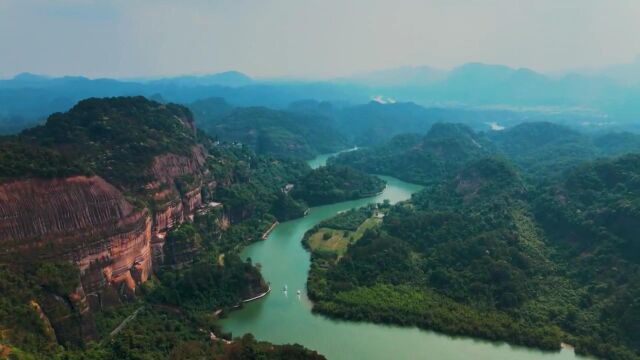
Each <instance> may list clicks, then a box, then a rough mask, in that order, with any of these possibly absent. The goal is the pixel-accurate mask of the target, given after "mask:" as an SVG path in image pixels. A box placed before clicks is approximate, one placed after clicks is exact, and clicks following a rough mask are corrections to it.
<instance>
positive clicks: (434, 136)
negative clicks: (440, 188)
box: [331, 122, 640, 184]
mask: <svg viewBox="0 0 640 360" xmlns="http://www.w3.org/2000/svg"><path fill="white" fill-rule="evenodd" d="M639 151H640V135H637V134H632V133H625V132H623V133H605V134H598V135H587V134H583V133H580V132H577V131H575V130H572V129H570V128H567V127H565V126H562V125H558V124H554V123H549V122H532V123H522V124H519V125H516V126H514V127H512V128H508V129H506V130H504V131H492V132H489V133H485V132H474V131H473V130H471V129H470V128H469V127H467V126H465V125H461V124H451V123H436V124H434V125H433V126H432V127H431V129H430V130H429V132H428V133H427V135H426V136H424V137H421V136H419V135H417V134H411V135H406V134H405V135H398V136H396V137H394V138H393V139H391V140H389V141H388V142H386V143H384V144H382V145H378V146H374V147H371V148H367V149H361V150H359V151H353V152H349V153H343V154H340V155H339V156H338V157H336V158H333V159H331V161H332V163H336V164H345V165H351V166H353V167H355V168H358V169H361V170H364V171H367V172H375V173H381V174H388V175H393V176H397V177H399V178H401V179H403V180H407V181H413V182H417V183H421V184H429V183H432V182H434V181H439V180H440V179H442V178H444V177H451V176H453V174H455V172H456V171H457V170H459V169H460V168H461V166H462V165H464V164H465V163H466V162H467V161H469V160H472V159H476V158H478V157H479V156H485V155H495V156H502V157H505V158H507V159H509V160H511V161H512V162H513V163H514V164H515V165H516V166H517V167H518V168H519V169H520V170H521V171H522V172H523V175H524V176H525V177H527V178H533V179H537V180H541V179H544V178H548V177H557V176H560V175H561V174H562V173H563V172H564V171H566V170H568V169H570V168H572V167H575V166H576V165H578V164H580V163H581V162H584V161H589V160H594V159H597V158H600V157H608V156H616V155H622V154H625V153H630V152H639Z"/></svg>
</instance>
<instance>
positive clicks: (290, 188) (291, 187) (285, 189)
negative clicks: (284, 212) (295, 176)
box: [282, 184, 293, 194]
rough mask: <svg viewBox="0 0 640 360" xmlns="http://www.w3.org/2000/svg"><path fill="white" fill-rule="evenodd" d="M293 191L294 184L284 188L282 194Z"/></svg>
mask: <svg viewBox="0 0 640 360" xmlns="http://www.w3.org/2000/svg"><path fill="white" fill-rule="evenodd" d="M292 189H293V184H287V185H285V186H284V187H283V188H282V192H283V193H285V194H288V193H289V192H290V191H291V190H292Z"/></svg>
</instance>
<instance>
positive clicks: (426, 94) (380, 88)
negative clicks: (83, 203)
mask: <svg viewBox="0 0 640 360" xmlns="http://www.w3.org/2000/svg"><path fill="white" fill-rule="evenodd" d="M639 67H640V62H636V63H633V64H628V65H620V66H617V67H610V68H607V69H602V70H598V71H591V72H589V71H583V72H577V73H574V74H566V75H562V76H549V75H544V74H541V73H537V72H535V71H532V70H529V69H514V68H510V67H507V66H502V65H486V64H481V63H469V64H465V65H462V66H459V67H456V68H454V69H452V70H449V71H443V70H438V69H433V68H430V67H426V66H418V67H401V68H396V69H389V70H382V71H376V72H369V73H363V74H358V75H355V76H352V77H348V78H340V79H331V80H325V81H302V80H300V81H292V80H278V79H271V80H259V79H252V78H251V77H249V76H247V75H245V74H242V73H240V72H237V71H228V72H224V73H219V74H212V75H203V76H178V77H170V78H165V79H154V80H149V79H147V80H115V79H88V78H85V77H78V76H74V77H71V76H67V77H58V78H51V77H47V76H41V75H34V74H29V73H23V74H19V75H17V76H16V77H14V78H12V79H8V80H0V132H11V131H16V130H19V129H20V128H24V127H25V126H27V125H29V124H32V123H34V122H37V121H41V120H42V119H44V117H46V116H47V115H48V114H50V113H52V112H58V111H66V110H68V109H69V108H71V106H72V105H73V104H75V103H76V102H77V101H79V100H81V99H84V98H88V97H104V96H120V95H143V96H147V97H152V98H154V99H163V100H166V101H171V102H177V103H185V104H186V103H191V102H194V101H197V100H200V99H205V98H210V97H220V98H224V99H225V100H226V101H227V102H229V103H231V104H233V105H235V106H267V107H271V108H277V109H283V108H286V107H288V106H289V104H291V103H293V102H297V101H299V100H303V99H313V100H316V101H319V102H331V103H332V104H333V105H334V106H337V107H342V106H344V105H345V104H351V105H353V104H362V103H367V102H368V101H370V100H374V99H375V100H376V101H378V102H381V103H393V102H408V101H412V102H414V103H416V104H419V105H422V106H429V107H448V108H452V107H453V108H465V109H477V108H485V109H486V108H490V109H509V110H514V111H518V112H522V111H529V112H530V113H531V114H534V115H533V116H537V115H535V114H544V115H549V114H551V115H554V116H555V115H557V114H561V115H562V116H570V117H571V120H572V121H574V123H575V124H578V123H583V124H588V125H589V126H592V127H610V126H617V125H620V124H623V125H625V126H627V125H628V124H629V123H630V122H632V121H634V120H636V119H638V117H640V101H639V99H640V82H638V81H636V80H635V79H636V78H637V76H636V77H634V76H633V74H636V73H640V72H638V71H636V69H638V68H639Z"/></svg>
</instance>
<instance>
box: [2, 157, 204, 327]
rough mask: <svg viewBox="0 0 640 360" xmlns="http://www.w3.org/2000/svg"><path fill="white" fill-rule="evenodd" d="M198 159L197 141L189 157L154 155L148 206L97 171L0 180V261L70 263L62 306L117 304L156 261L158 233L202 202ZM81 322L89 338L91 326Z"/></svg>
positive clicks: (92, 307) (201, 170)
mask: <svg viewBox="0 0 640 360" xmlns="http://www.w3.org/2000/svg"><path fill="white" fill-rule="evenodd" d="M204 161H205V152H204V149H203V148H202V147H201V146H194V147H193V148H192V154H191V156H177V155H173V154H165V155H161V156H157V157H155V158H154V159H153V163H152V165H151V166H150V167H149V169H148V170H147V173H148V175H150V176H151V178H152V179H153V180H152V181H150V182H149V183H148V184H147V185H146V186H145V191H146V193H147V196H146V197H147V198H149V199H152V200H153V201H150V202H149V203H150V204H152V205H151V206H148V207H146V206H142V205H137V206H134V205H133V204H132V203H131V202H130V201H129V200H127V198H126V197H125V195H124V194H123V192H122V191H120V190H119V189H117V188H116V187H115V186H113V185H111V184H109V183H108V182H107V181H105V180H104V179H103V178H101V177H99V176H73V177H67V178H54V179H34V178H30V179H22V180H15V181H10V182H5V183H0V260H4V261H11V262H16V261H18V262H19V261H22V260H24V262H25V263H28V262H30V261H34V260H61V259H65V260H70V261H73V262H75V263H76V264H77V265H78V267H79V269H80V273H81V287H80V288H79V290H78V291H76V292H75V293H74V294H69V299H67V300H68V301H67V303H68V304H69V308H70V309H72V310H76V311H77V312H78V313H80V314H83V313H86V312H87V310H89V309H90V310H94V311H95V310H98V309H102V308H104V307H105V306H109V305H112V304H113V303H114V302H115V303H118V302H120V301H121V300H122V299H123V298H127V297H130V296H132V295H133V293H134V290H135V288H136V286H137V285H138V284H140V283H143V282H145V281H146V280H147V279H148V278H149V276H150V275H151V273H152V271H153V268H154V266H158V265H160V264H161V262H162V259H163V251H162V249H163V246H164V237H165V234H166V232H167V231H168V230H170V229H171V228H173V227H175V226H177V225H178V224H180V223H182V222H184V221H185V220H186V219H192V218H193V215H194V214H195V212H196V210H197V209H198V208H200V207H201V206H202V187H203V186H204V185H209V184H210V181H209V180H207V177H208V173H207V172H206V171H205V170H204ZM58 302H62V300H60V301H58ZM56 306H58V305H56ZM46 310H47V309H46V307H45V309H44V311H45V313H46ZM51 321H52V322H53V325H54V327H57V326H56V323H55V320H54V319H51ZM67 327H68V326H67ZM83 328H84V329H91V331H85V332H84V333H83V334H82V336H83V337H85V338H92V337H93V335H94V334H95V331H94V330H93V327H92V326H83Z"/></svg>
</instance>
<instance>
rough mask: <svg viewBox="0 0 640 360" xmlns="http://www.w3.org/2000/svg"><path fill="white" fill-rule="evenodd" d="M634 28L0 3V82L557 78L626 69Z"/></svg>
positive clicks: (200, 5)
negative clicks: (504, 72) (506, 68)
mask: <svg viewBox="0 0 640 360" xmlns="http://www.w3.org/2000/svg"><path fill="white" fill-rule="evenodd" d="M638 19H640V1H639V0H530V1H518V0H394V1H380V0H356V1H348V0H318V1H316V0H312V1H304V0H273V1H272V0H219V1H215V0H213V1H205V0H182V1H169V0H113V1H106V0H105V1H98V0H55V1H45V0H0V76H2V77H6V76H11V75H13V74H15V73H18V72H23V71H30V72H35V73H46V74H52V75H63V74H81V75H87V76H90V77H97V76H110V77H133V76H158V75H176V74H193V73H211V72H217V71H224V70H230V69H237V70H240V71H243V72H246V73H248V74H250V75H254V76H263V77H270V76H297V77H331V76H342V75H348V74H351V73H355V72H363V71H369V70H374V69H381V68H389V67H396V66H402V65H431V66H434V67H439V68H450V67H454V66H456V65H460V64H462V63H465V62H470V61H481V62H486V63H499V64H506V65H510V66H514V67H530V68H533V69H536V70H539V71H558V70H566V69H573V68H591V67H601V66H606V65H609V64H616V63H625V62H630V61H632V60H633V59H634V58H635V57H636V56H637V55H638V54H640V36H639V35H638V34H640V21H639V20H638Z"/></svg>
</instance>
